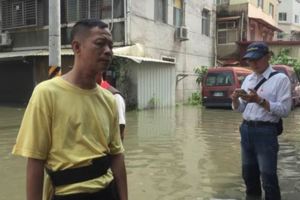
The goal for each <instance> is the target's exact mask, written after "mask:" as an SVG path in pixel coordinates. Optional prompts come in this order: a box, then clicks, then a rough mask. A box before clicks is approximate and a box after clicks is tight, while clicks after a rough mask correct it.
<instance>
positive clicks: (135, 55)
mask: <svg viewBox="0 0 300 200" xmlns="http://www.w3.org/2000/svg"><path fill="white" fill-rule="evenodd" d="M113 53H114V56H115V57H120V58H125V59H129V60H132V61H134V62H136V63H142V62H156V63H165V64H173V65H174V64H175V63H173V62H168V61H164V60H159V59H154V58H149V57H144V56H142V55H143V54H144V50H143V47H142V46H141V45H139V44H137V45H133V46H126V47H119V48H114V49H113ZM61 55H62V56H64V55H65V56H66V55H69V56H72V55H74V54H73V50H72V49H62V50H61ZM30 56H31V57H36V56H49V51H48V50H46V49H44V50H30V51H12V52H0V60H2V61H3V60H10V59H12V58H17V59H18V58H20V59H22V58H24V57H30Z"/></svg>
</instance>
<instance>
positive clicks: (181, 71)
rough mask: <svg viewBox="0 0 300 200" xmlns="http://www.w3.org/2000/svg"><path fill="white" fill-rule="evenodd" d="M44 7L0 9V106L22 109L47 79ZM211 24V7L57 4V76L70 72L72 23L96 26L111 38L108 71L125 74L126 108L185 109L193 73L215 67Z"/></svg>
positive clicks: (148, 2)
mask: <svg viewBox="0 0 300 200" xmlns="http://www.w3.org/2000/svg"><path fill="white" fill-rule="evenodd" d="M48 2H50V3H51V1H48V0H18V1H11V0H1V1H0V3H1V4H0V6H1V9H0V10H1V11H2V24H1V28H0V30H1V29H2V32H1V38H2V41H5V42H2V43H1V45H0V80H1V81H0V92H1V94H2V95H1V98H0V102H5V101H8V102H12V101H17V102H26V101H27V100H28V97H29V96H30V94H31V92H32V89H33V88H34V86H35V85H36V84H37V83H39V82H40V81H42V80H45V79H47V71H48V57H47V56H48V15H49V14H48ZM0 13H1V12H0ZM215 16H216V12H215V3H214V1H211V0H203V1H199V0H189V1H186V0H143V1H141V0H130V1H129V0H113V1H112V0H85V1H82V0H62V1H61V34H62V35H61V40H62V41H61V43H62V72H63V73H64V72H66V71H68V70H69V67H68V66H72V60H73V59H72V51H70V45H69V43H70V29H71V27H72V26H73V25H74V23H75V22H76V21H77V20H79V19H84V18H100V19H102V20H103V21H105V22H107V23H108V24H109V25H110V28H111V30H112V34H113V39H114V52H115V54H116V58H115V59H116V60H117V61H116V62H114V63H115V64H116V63H118V64H120V63H121V67H120V66H117V67H116V68H118V67H119V68H122V69H125V68H126V70H127V72H128V73H127V75H128V76H129V78H130V84H129V85H130V87H131V86H132V87H133V89H130V90H131V92H133V93H128V96H130V98H133V99H132V100H130V102H133V103H132V104H135V103H136V104H137V107H138V108H146V107H147V102H148V104H153V103H154V107H164V106H170V105H175V102H176V101H177V102H183V101H186V100H187V99H188V97H189V96H190V95H191V94H192V93H193V92H195V91H197V90H198V89H199V86H198V85H197V84H196V81H195V80H196V77H195V76H194V75H193V74H194V72H193V69H194V68H196V67H199V66H212V65H214V62H215V43H214V41H215V31H214V30H215ZM116 65H117V64H116ZM143 69H145V70H143ZM149 69H151V70H152V71H151V72H149V71H148V72H147V73H146V71H147V70H149ZM138 71H140V72H138ZM113 72H114V71H113V70H112V73H113ZM147 75H149V77H147ZM150 75H151V76H150ZM158 75H159V76H158ZM146 80H147V81H146ZM166 80H167V81H166ZM145 81H146V82H145ZM164 81H165V82H164ZM117 82H118V81H117ZM141 83H144V84H141ZM158 83H159V84H158ZM4 85H5V86H9V87H5V86H4ZM124 85H126V84H123V87H125V86H124ZM127 86H128V85H126V87H127ZM120 87H122V85H121V86H120ZM128 87H129V86H128ZM128 87H127V89H128ZM149 88H150V90H149ZM145 90H148V93H147V95H146V93H145V92H144V91H145ZM165 91H171V92H169V93H168V92H165ZM165 95H168V96H165ZM164 99H169V100H168V101H167V102H166V101H164ZM141 102H144V103H141ZM145 102H146V103H145Z"/></svg>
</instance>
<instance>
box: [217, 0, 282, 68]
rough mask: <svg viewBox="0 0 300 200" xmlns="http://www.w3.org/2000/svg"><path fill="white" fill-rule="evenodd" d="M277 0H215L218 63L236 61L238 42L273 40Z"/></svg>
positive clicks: (276, 17)
mask: <svg viewBox="0 0 300 200" xmlns="http://www.w3.org/2000/svg"><path fill="white" fill-rule="evenodd" d="M278 4H279V1H278V0H217V57H218V61H219V64H220V65H224V64H239V61H240V60H239V45H238V44H237V42H242V41H243V42H245V41H272V40H273V38H274V35H275V34H276V32H278V31H280V29H279V28H278V23H277V19H278V15H277V13H278Z"/></svg>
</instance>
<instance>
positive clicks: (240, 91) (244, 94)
mask: <svg viewBox="0 0 300 200" xmlns="http://www.w3.org/2000/svg"><path fill="white" fill-rule="evenodd" d="M235 92H236V93H237V94H238V96H239V97H244V96H246V95H248V93H247V92H246V91H245V90H243V89H236V90H235Z"/></svg>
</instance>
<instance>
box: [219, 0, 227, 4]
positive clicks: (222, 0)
mask: <svg viewBox="0 0 300 200" xmlns="http://www.w3.org/2000/svg"><path fill="white" fill-rule="evenodd" d="M217 5H229V0H217Z"/></svg>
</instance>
